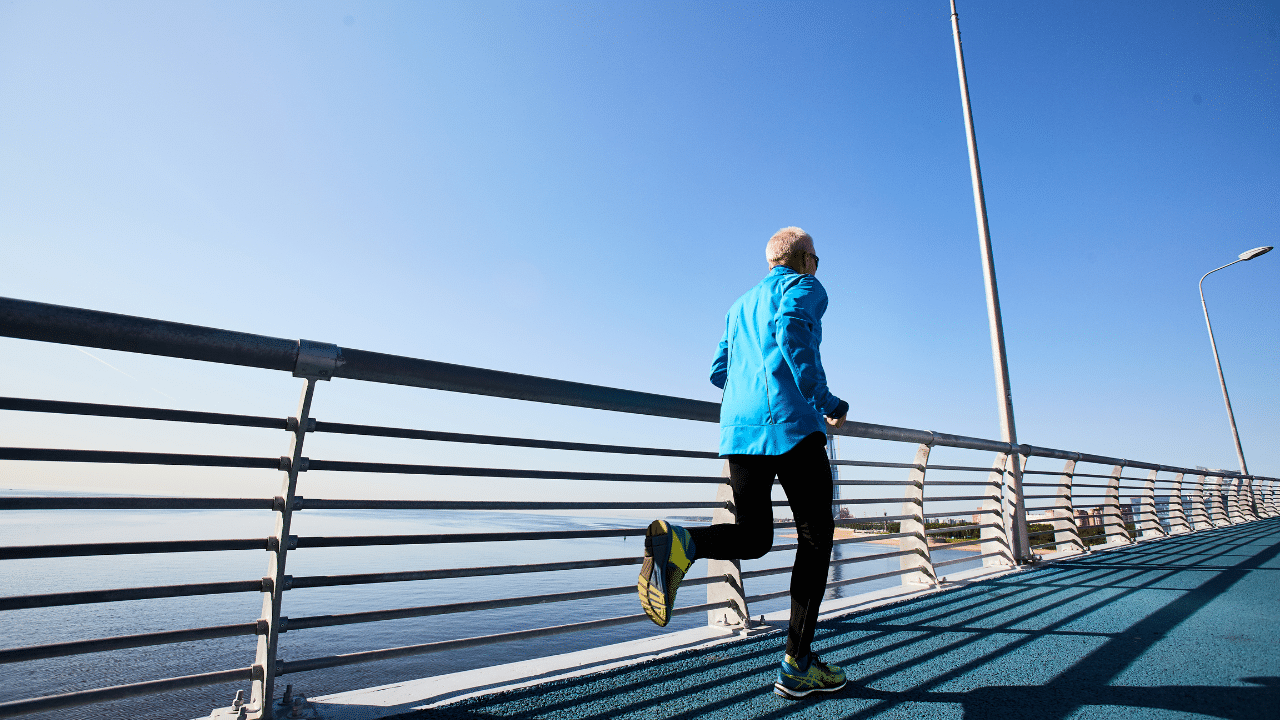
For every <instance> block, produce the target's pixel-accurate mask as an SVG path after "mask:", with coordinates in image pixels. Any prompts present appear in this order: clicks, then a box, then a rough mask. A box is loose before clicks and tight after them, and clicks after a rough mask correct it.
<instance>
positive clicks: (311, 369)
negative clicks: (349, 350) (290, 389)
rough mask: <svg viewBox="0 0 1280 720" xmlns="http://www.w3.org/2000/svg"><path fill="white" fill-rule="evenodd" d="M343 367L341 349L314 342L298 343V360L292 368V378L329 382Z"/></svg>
mask: <svg viewBox="0 0 1280 720" xmlns="http://www.w3.org/2000/svg"><path fill="white" fill-rule="evenodd" d="M342 365H343V359H342V348H340V347H338V346H337V345H334V344H333V343H322V342H316V341H314V340H299V341H298V359H297V361H296V362H295V363H294V366H293V376H294V377H300V378H313V379H316V380H329V379H331V378H333V373H334V371H335V370H337V369H338V368H339V367H341V366H342Z"/></svg>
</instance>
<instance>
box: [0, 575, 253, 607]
mask: <svg viewBox="0 0 1280 720" xmlns="http://www.w3.org/2000/svg"><path fill="white" fill-rule="evenodd" d="M240 592H264V583H263V581H262V580H237V581H231V582H214V583H186V584H183V585H157V586H154V587H140V588H117V589H113V590H81V591H73V592H60V593H46V594H43V595H10V596H8V597H0V610H26V609H30V608H42V607H58V606H61V605H89V604H93V603H105V602H120V601H123V600H152V599H155V598H171V597H190V596H193V595H221V594H226V593H240Z"/></svg>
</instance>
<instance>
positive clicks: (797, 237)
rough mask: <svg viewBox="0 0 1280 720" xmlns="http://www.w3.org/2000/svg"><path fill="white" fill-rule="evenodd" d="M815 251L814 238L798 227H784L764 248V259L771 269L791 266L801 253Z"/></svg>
mask: <svg viewBox="0 0 1280 720" xmlns="http://www.w3.org/2000/svg"><path fill="white" fill-rule="evenodd" d="M812 251H813V238H812V237H810V236H809V233H807V232H805V231H804V230H801V229H800V228H798V227H795V226H792V227H784V228H782V229H781V230H779V231H778V232H776V233H774V234H773V237H771V238H769V244H768V245H765V246H764V259H765V260H767V261H768V262H769V267H777V266H778V265H787V266H790V265H791V264H792V263H793V262H795V261H796V260H797V259H798V258H799V255H800V254H801V253H805V252H812Z"/></svg>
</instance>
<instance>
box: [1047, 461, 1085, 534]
mask: <svg viewBox="0 0 1280 720" xmlns="http://www.w3.org/2000/svg"><path fill="white" fill-rule="evenodd" d="M1075 474H1076V461H1075V460H1068V461H1067V464H1066V465H1064V466H1062V474H1061V475H1059V476H1058V477H1059V478H1061V479H1060V480H1059V481H1058V498H1057V500H1056V501H1055V502H1054V516H1055V517H1054V519H1053V541H1054V542H1055V543H1057V544H1056V545H1055V546H1054V548H1053V549H1054V550H1055V551H1057V552H1063V547H1062V546H1063V545H1068V546H1070V547H1068V548H1067V549H1068V550H1077V551H1081V550H1084V543H1083V542H1081V541H1080V528H1078V527H1077V526H1076V509H1075V505H1074V504H1073V503H1072V501H1071V483H1072V480H1073V479H1074V478H1075Z"/></svg>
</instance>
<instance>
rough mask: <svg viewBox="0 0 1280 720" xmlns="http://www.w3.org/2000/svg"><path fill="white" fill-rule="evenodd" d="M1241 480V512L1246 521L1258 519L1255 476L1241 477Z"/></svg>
mask: <svg viewBox="0 0 1280 720" xmlns="http://www.w3.org/2000/svg"><path fill="white" fill-rule="evenodd" d="M1239 480H1240V514H1241V515H1242V516H1244V519H1245V522H1253V521H1254V520H1257V519H1258V511H1257V506H1256V505H1255V503H1254V499H1253V478H1247V477H1241V478H1240V479H1239Z"/></svg>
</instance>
